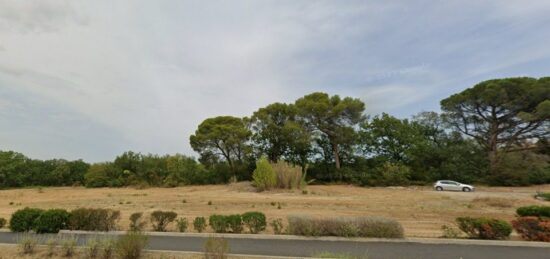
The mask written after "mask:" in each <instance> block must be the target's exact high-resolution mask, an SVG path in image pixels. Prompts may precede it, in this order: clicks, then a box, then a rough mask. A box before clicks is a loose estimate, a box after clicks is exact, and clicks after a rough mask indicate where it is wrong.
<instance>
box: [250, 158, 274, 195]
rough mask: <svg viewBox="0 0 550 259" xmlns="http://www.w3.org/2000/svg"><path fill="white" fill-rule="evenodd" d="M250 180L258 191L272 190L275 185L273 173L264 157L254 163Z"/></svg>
mask: <svg viewBox="0 0 550 259" xmlns="http://www.w3.org/2000/svg"><path fill="white" fill-rule="evenodd" d="M252 179H253V180H254V186H256V188H258V190H259V191H265V190H269V189H272V188H273V187H275V185H276V184H277V176H276V175H275V171H273V167H271V164H269V161H268V160H267V158H266V157H265V156H263V157H261V158H260V159H258V161H256V170H254V172H253V173H252Z"/></svg>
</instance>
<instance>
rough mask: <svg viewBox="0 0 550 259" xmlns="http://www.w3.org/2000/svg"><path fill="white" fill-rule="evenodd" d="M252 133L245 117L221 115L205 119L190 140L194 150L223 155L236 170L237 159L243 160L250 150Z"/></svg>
mask: <svg viewBox="0 0 550 259" xmlns="http://www.w3.org/2000/svg"><path fill="white" fill-rule="evenodd" d="M251 135H252V132H251V131H250V130H249V129H248V128H247V127H246V124H245V121H244V120H243V119H241V118H236V117H232V116H219V117H214V118H209V119H206V120H204V121H203V122H202V123H201V124H200V125H199V127H198V128H197V130H196V131H195V134H194V135H191V137H190V138H189V140H190V143H191V147H192V148H193V150H195V151H197V152H198V153H199V154H201V156H202V155H203V154H205V155H217V156H221V157H223V158H224V159H225V160H226V161H227V163H228V164H229V166H230V167H231V170H232V171H233V172H234V171H235V161H242V160H243V159H244V157H245V155H246V154H247V152H249V146H248V141H249V139H250V136H251Z"/></svg>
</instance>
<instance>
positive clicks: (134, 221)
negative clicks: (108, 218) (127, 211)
mask: <svg viewBox="0 0 550 259" xmlns="http://www.w3.org/2000/svg"><path fill="white" fill-rule="evenodd" d="M144 227H145V221H144V220H143V213H142V212H135V213H132V215H130V231H142V230H143V228H144Z"/></svg>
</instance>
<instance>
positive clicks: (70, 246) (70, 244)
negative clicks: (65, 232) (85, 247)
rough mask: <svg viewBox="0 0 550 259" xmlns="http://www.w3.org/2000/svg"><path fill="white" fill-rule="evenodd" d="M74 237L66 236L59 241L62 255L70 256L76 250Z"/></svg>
mask: <svg viewBox="0 0 550 259" xmlns="http://www.w3.org/2000/svg"><path fill="white" fill-rule="evenodd" d="M76 243H77V239H76V237H72V236H70V237H66V238H64V239H63V240H62V241H61V249H62V251H63V256H65V257H72V256H73V255H74V254H75V252H76Z"/></svg>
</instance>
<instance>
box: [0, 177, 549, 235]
mask: <svg viewBox="0 0 550 259" xmlns="http://www.w3.org/2000/svg"><path fill="white" fill-rule="evenodd" d="M537 190H538V191H545V192H550V185H545V186H536V187H516V188H511V187H478V190H477V191H476V192H472V193H462V192H435V191H432V190H431V189H430V188H428V187H410V188H383V187H377V188H361V187H354V186H349V185H327V186H308V194H307V195H306V194H302V192H301V191H298V190H296V191H282V190H276V191H269V192H262V193H257V192H255V190H254V188H253V187H251V186H250V184H249V183H237V184H232V185H209V186H189V187H179V188H150V189H143V190H136V189H133V188H98V189H86V188H83V187H59V188H43V189H42V192H41V193H39V192H37V191H36V189H13V190H1V191H0V217H4V218H6V219H9V217H10V215H11V214H12V213H13V212H14V211H15V210H17V209H21V208H24V207H26V206H28V207H38V208H43V209H47V208H65V209H69V210H70V209H75V208H78V207H95V208H111V209H117V210H120V211H121V219H122V220H121V221H120V222H119V225H120V226H122V228H124V229H126V228H128V226H129V224H130V221H129V217H130V215H131V214H132V213H134V212H143V213H144V217H147V222H149V220H148V217H149V214H150V213H151V212H153V211H155V210H173V211H175V212H177V213H178V217H186V218H187V219H189V220H192V219H194V218H195V217H196V216H205V217H207V216H209V215H210V214H215V213H216V214H235V213H243V212H246V211H261V212H264V213H265V214H266V216H267V217H268V219H267V220H268V222H271V220H273V219H277V218H281V219H285V221H286V218H287V216H288V215H296V214H302V215H311V216H331V217H337V216H382V217H388V218H393V219H396V220H398V221H399V222H400V223H401V224H402V225H403V228H404V229H405V236H408V237H413V236H416V237H438V236H441V234H442V232H441V226H442V225H445V224H447V225H449V224H453V223H454V221H455V218H456V217H459V216H472V217H480V216H486V217H496V218H499V219H504V220H512V219H513V218H514V214H515V208H516V207H519V206H525V205H537V204H538V205H543V204H546V203H547V202H544V201H540V200H536V199H534V198H533V195H534V194H535V193H536V191H537ZM483 198H489V200H490V201H493V200H494V199H498V200H499V201H501V200H500V199H502V200H509V201H510V202H511V204H512V205H513V206H512V207H506V206H504V207H502V206H494V204H493V205H489V204H484V203H483V202H484V201H485V202H487V201H486V199H483ZM476 199H477V202H475V201H474V200H476ZM183 200H185V201H186V202H185V203H184V202H182V201H183ZM480 200H481V201H482V202H481V203H480ZM208 201H212V205H208ZM10 202H13V204H12V205H10ZM272 203H273V204H278V203H280V204H281V209H278V206H273V205H271V204H272ZM472 204H473V205H472ZM495 204H500V205H501V204H507V202H506V201H505V202H502V201H501V202H500V203H499V202H497V203H495ZM285 225H286V223H285ZM146 229H149V230H150V229H151V226H150V224H148V225H147V226H146ZM168 230H170V231H175V230H176V226H175V224H171V225H170V226H169V227H168ZM189 231H192V230H189ZM207 231H210V230H209V229H207ZM267 231H268V232H270V231H272V230H271V228H268V230H267Z"/></svg>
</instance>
